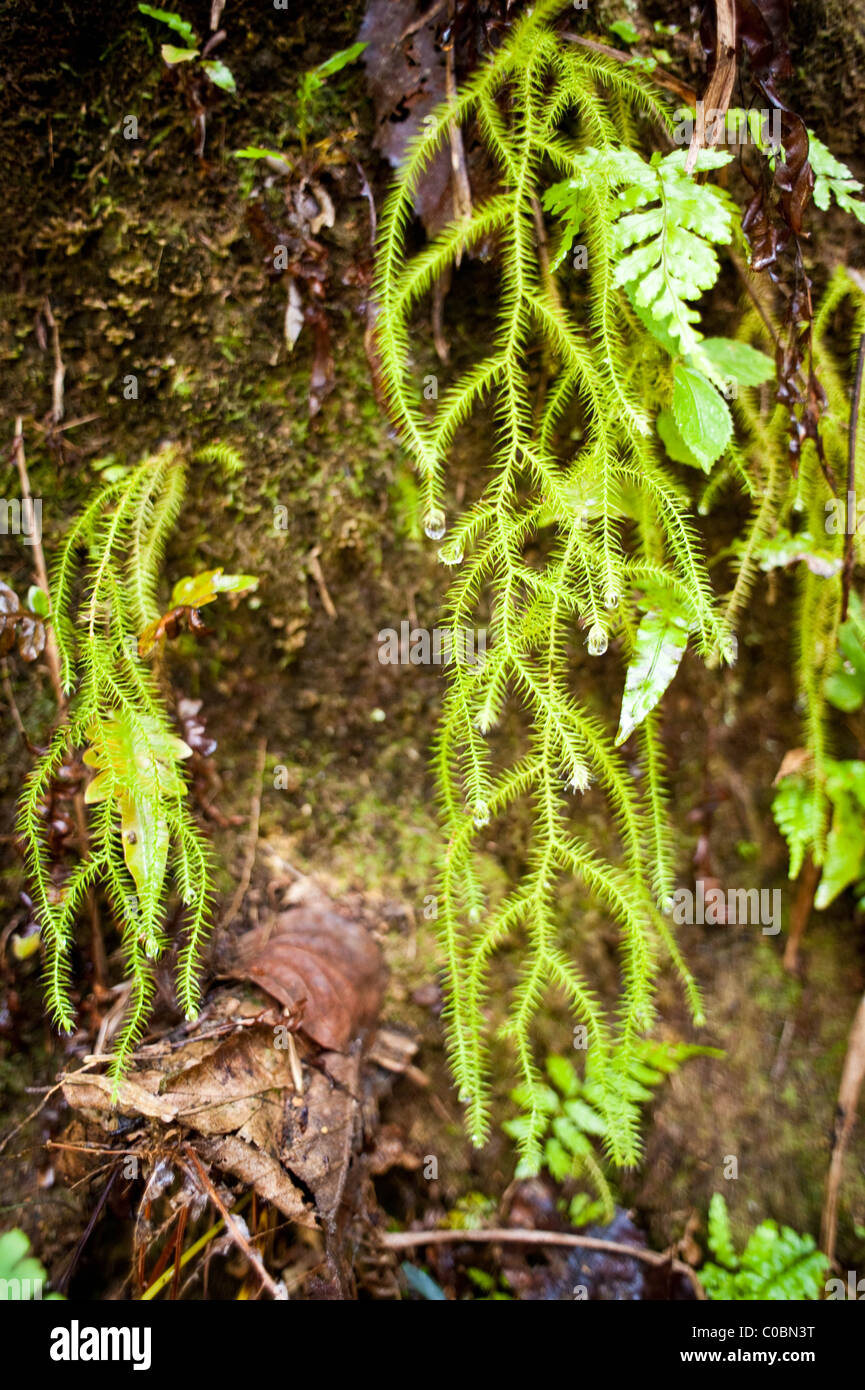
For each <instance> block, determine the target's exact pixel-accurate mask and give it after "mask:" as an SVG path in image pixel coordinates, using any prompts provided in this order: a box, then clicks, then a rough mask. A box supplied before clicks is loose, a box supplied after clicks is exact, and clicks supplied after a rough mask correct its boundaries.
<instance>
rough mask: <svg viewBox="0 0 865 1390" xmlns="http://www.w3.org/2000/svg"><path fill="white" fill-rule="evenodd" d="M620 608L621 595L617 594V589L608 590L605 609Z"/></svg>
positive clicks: (605, 597)
mask: <svg viewBox="0 0 865 1390" xmlns="http://www.w3.org/2000/svg"><path fill="white" fill-rule="evenodd" d="M618 606H619V595H618V594H617V593H616V590H615V589H608V590H607V592H606V593H605V594H604V607H605V608H618Z"/></svg>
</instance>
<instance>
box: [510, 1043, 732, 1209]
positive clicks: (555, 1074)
mask: <svg viewBox="0 0 865 1390" xmlns="http://www.w3.org/2000/svg"><path fill="white" fill-rule="evenodd" d="M722 1055H723V1054H722V1053H720V1052H718V1051H716V1050H715V1049H713V1048H707V1047H692V1046H690V1045H689V1044H687V1043H665V1042H650V1041H648V1040H641V1041H640V1042H639V1043H638V1044H637V1046H636V1048H635V1049H634V1053H633V1055H632V1056H631V1058H630V1062H629V1066H628V1071H627V1074H622V1075H621V1076H620V1086H621V1092H622V1099H623V1102H624V1104H625V1105H626V1106H627V1107H628V1109H629V1110H630V1111H631V1112H632V1114H631V1123H632V1125H633V1128H634V1129H635V1130H638V1129H639V1120H640V1113H639V1112H640V1106H641V1105H645V1104H646V1103H647V1102H648V1101H650V1100H651V1099H652V1091H653V1088H655V1087H657V1086H659V1085H660V1084H661V1082H662V1081H663V1079H664V1077H665V1076H668V1075H670V1074H671V1073H672V1072H674V1071H677V1070H678V1068H679V1067H680V1066H681V1065H682V1063H683V1062H685V1061H687V1060H688V1058H689V1057H698V1056H710V1057H720V1056H722ZM546 1070H547V1075H548V1076H549V1079H550V1081H551V1082H552V1083H553V1084H552V1086H547V1085H544V1084H542V1083H538V1084H536V1085H535V1086H534V1087H533V1088H531V1089H530V1088H529V1087H528V1086H525V1085H523V1086H518V1087H517V1088H516V1090H514V1091H512V1092H511V1100H513V1101H515V1102H516V1103H517V1105H519V1106H520V1108H521V1110H522V1112H523V1113H522V1114H521V1115H519V1116H518V1117H517V1118H516V1119H514V1120H508V1121H506V1123H505V1124H504V1126H503V1128H504V1130H505V1132H506V1133H507V1134H509V1135H510V1136H511V1138H513V1139H516V1140H518V1141H519V1142H520V1143H524V1142H525V1140H526V1137H527V1135H528V1134H529V1133H530V1132H531V1127H532V1125H533V1123H534V1121H533V1112H534V1111H535V1110H540V1112H541V1114H543V1115H544V1116H545V1119H546V1135H545V1137H544V1141H543V1148H542V1149H541V1152H540V1155H539V1157H537V1158H534V1159H527V1158H524V1159H522V1160H521V1162H520V1163H519V1164H518V1166H517V1172H516V1176H517V1177H518V1178H525V1177H532V1176H534V1175H535V1174H536V1173H537V1172H538V1171H539V1170H540V1169H541V1168H546V1170H547V1171H548V1172H549V1174H550V1176H551V1177H552V1178H554V1179H555V1181H556V1182H564V1181H566V1179H569V1178H580V1179H582V1180H584V1181H585V1182H586V1183H587V1184H588V1185H589V1187H590V1188H591V1189H592V1191H593V1193H594V1198H592V1197H589V1195H588V1194H587V1193H586V1192H578V1193H576V1195H575V1196H574V1197H573V1198H572V1199H571V1203H570V1206H569V1209H568V1215H569V1217H570V1220H571V1223H572V1225H574V1226H587V1225H589V1224H590V1223H592V1222H603V1223H609V1222H610V1221H612V1219H613V1215H614V1205H615V1195H614V1192H613V1188H612V1187H611V1185H610V1182H609V1180H608V1178H607V1175H606V1172H605V1168H604V1161H603V1158H602V1156H601V1155H599V1154H598V1152H597V1145H598V1143H599V1142H600V1144H601V1145H603V1147H604V1148H605V1149H606V1150H607V1151H608V1152H610V1151H611V1150H612V1149H613V1148H614V1145H613V1144H612V1143H611V1135H610V1125H609V1122H608V1121H607V1119H606V1118H605V1115H604V1111H605V1107H606V1099H605V1085H604V1078H603V1076H602V1075H599V1074H598V1070H597V1066H596V1064H595V1062H594V1060H593V1054H592V1052H591V1051H589V1052H587V1053H586V1065H585V1075H584V1077H583V1079H582V1080H581V1079H580V1076H579V1074H578V1072H577V1070H576V1068H575V1067H574V1065H573V1063H572V1062H571V1061H569V1060H568V1058H567V1057H559V1056H557V1055H555V1054H554V1055H553V1056H551V1057H548V1058H547V1061H546Z"/></svg>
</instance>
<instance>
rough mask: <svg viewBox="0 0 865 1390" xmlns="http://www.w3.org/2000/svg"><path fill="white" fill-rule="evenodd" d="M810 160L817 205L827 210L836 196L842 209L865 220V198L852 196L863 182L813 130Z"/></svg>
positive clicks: (859, 191)
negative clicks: (856, 177)
mask: <svg viewBox="0 0 865 1390" xmlns="http://www.w3.org/2000/svg"><path fill="white" fill-rule="evenodd" d="M808 160H809V163H810V165H811V168H812V169H813V170H814V202H815V204H816V206H817V207H818V208H822V209H823V211H824V212H825V210H826V209H827V208H828V207H829V204H830V202H831V201H832V198H833V197H834V198H835V201H836V203H837V204H838V206H839V208H841V209H842V211H844V212H849V213H852V215H853V216H854V217H856V218H858V219H859V221H860V222H865V202H863V201H862V200H861V199H860V198H858V197H854V196H853V195H854V194H859V193H861V192H862V191H863V190H862V184H861V183H860V182H859V180H858V179H854V177H853V175H852V174H851V173H850V170H849V169H848V168H847V165H846V164H842V163H841V161H840V159H836V158H835V156H834V154H833V153H832V151H831V150H828V149H827V148H826V146H825V145H824V144H823V143H822V142H821V141H820V140H818V139H817V136H816V135H815V134H814V133H813V131H810V130H809V132H808Z"/></svg>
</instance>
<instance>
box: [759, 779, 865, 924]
mask: <svg viewBox="0 0 865 1390" xmlns="http://www.w3.org/2000/svg"><path fill="white" fill-rule="evenodd" d="M823 774H824V775H823V783H822V786H821V789H820V790H821V791H822V793H823V797H824V798H825V800H826V801H828V804H829V808H830V814H831V820H830V825H829V831H828V834H827V835H826V837H825V843H824V845H823V849H822V854H821V857H820V860H819V862H820V864H821V865H822V870H823V871H822V874H821V876H820V883H819V886H818V888H817V892H816V895H815V898H814V906H815V907H817V908H824V907H828V906H829V904H830V903H831V902H834V900H835V898H837V896H838V894H839V893H841V892H843V890H844V889H845V888H849V887H850V886H851V885H856V886H857V893H858V896H859V898H860V900H861V899H862V898H863V897H865V762H861V761H860V760H859V759H851V760H849V761H846V762H838V761H836V759H834V758H827V759H825V761H824V764H823ZM816 809H817V810H818V813H819V814H820V816H821V823H820V826H819V831H820V834H821V835H822V833H823V825H822V813H823V805H822V799H821V801H820V802H818V803H817V808H816ZM772 811H773V814H774V816H775V821H776V823H777V825H778V829H779V830H780V831H781V833H782V835H783V836H784V838H785V840H786V841H787V846H788V848H789V851H790V877H791V878H795V877H796V875H797V874H798V872H799V870H800V868H801V867H802V860H803V858H804V854H805V851H806V850H807V849H809V848H811V847H812V843H813V842H814V840H815V838H816V836H815V833H814V824H813V817H814V814H815V797H814V789H813V787H812V784H811V783H810V782H809V780H808V779H807V778H806V777H802V776H799V775H795V774H794V775H792V776H789V777H784V778H783V779H782V781H781V783H780V785H779V787H778V791H777V792H776V794H775V800H774V801H773V803H772Z"/></svg>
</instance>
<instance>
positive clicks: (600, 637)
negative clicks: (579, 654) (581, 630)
mask: <svg viewBox="0 0 865 1390" xmlns="http://www.w3.org/2000/svg"><path fill="white" fill-rule="evenodd" d="M588 646H589V655H590V656H603V655H604V652H605V651H606V650H607V634H606V633H605V632H604V629H603V628H602V627H601V624H600V623H593V624H592V626H591V627H590V628H589V643H588Z"/></svg>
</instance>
